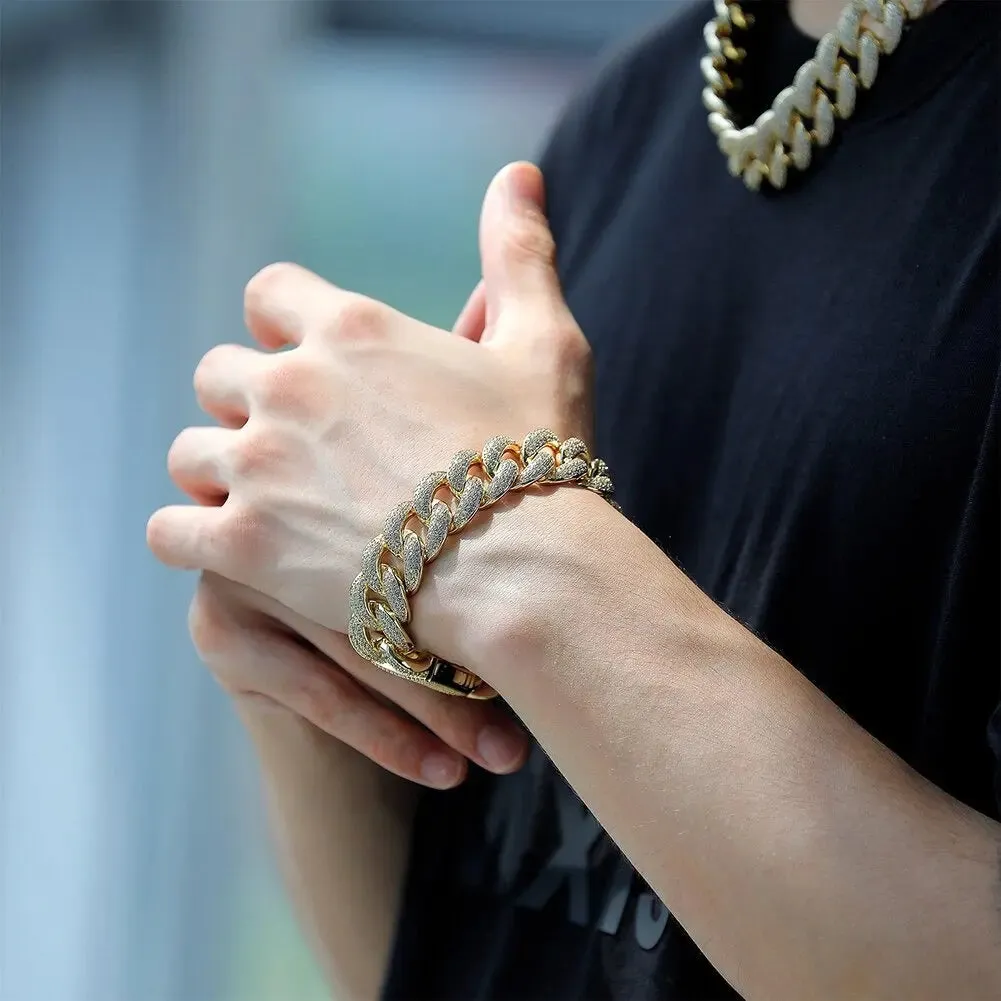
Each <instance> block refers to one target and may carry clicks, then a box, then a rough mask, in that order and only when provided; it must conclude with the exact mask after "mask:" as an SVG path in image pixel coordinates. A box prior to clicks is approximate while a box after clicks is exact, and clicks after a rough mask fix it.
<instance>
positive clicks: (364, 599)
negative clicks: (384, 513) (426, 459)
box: [348, 428, 614, 699]
mask: <svg viewBox="0 0 1001 1001" xmlns="http://www.w3.org/2000/svg"><path fill="white" fill-rule="evenodd" d="M474 470H477V472H474ZM542 483H546V484H564V483H566V484H573V485H576V486H582V487H585V488H587V489H588V490H593V491H594V492H595V493H598V494H600V495H601V496H602V497H604V498H605V499H606V500H608V501H609V502H610V503H612V504H613V505H614V501H612V491H613V486H612V481H611V479H610V478H609V476H608V466H607V465H606V464H605V463H604V462H602V460H601V459H592V458H591V456H590V455H589V454H588V450H587V446H586V445H585V444H584V442H583V441H581V440H580V439H579V438H567V439H566V441H560V439H559V437H558V436H557V435H555V434H554V433H553V432H552V431H550V430H548V429H547V428H539V429H538V430H536V431H533V432H531V434H528V435H526V436H525V438H524V440H523V441H522V442H521V444H519V443H518V442H516V441H513V440H512V439H511V438H506V437H504V436H498V437H496V438H491V439H490V440H489V441H488V442H487V443H486V444H485V445H484V446H483V450H482V451H481V452H476V451H474V450H473V449H464V450H463V451H461V452H457V453H456V454H455V455H454V456H453V457H452V461H451V462H450V463H449V466H448V470H447V471H445V472H440V471H439V472H434V473H429V474H428V475H427V476H425V477H424V478H423V479H422V480H421V481H420V483H419V484H418V485H417V488H416V490H414V495H413V498H412V499H411V500H409V501H404V502H403V503H402V504H398V505H397V506H396V507H395V508H394V509H393V511H392V512H391V513H390V515H389V517H388V518H386V520H385V522H384V523H383V526H382V534H381V535H378V536H376V537H375V538H374V539H373V540H372V541H371V542H370V543H369V544H368V546H366V547H365V552H364V555H363V556H362V569H361V573H360V574H359V575H358V576H357V577H356V578H355V581H354V583H353V584H352V585H351V593H350V618H349V620H348V637H349V639H350V640H351V645H352V646H353V647H354V649H355V650H356V651H357V653H358V654H359V655H360V656H361V657H364V658H365V660H368V661H370V662H371V663H373V664H375V666H376V667H379V668H381V669H382V670H384V671H388V672H389V673H390V674H395V675H396V676H397V677H400V678H406V679H407V680H408V681H412V682H414V683H416V684H418V685H424V686H425V687H426V688H433V689H434V690H435V691H438V692H444V693H446V694H448V695H460V696H464V697H466V698H474V699H489V698H493V697H494V696H495V695H496V694H497V693H496V692H495V691H494V690H493V689H492V688H491V687H490V686H489V685H487V684H485V683H484V682H483V681H482V680H481V679H480V678H478V677H477V676H476V675H475V674H473V673H472V672H470V671H467V670H465V668H462V667H459V666H458V665H456V664H451V663H449V662H448V661H446V660H442V659H441V658H440V657H436V656H435V655H434V654H431V653H428V652H426V651H424V650H417V649H415V647H414V643H413V641H412V640H411V638H410V636H409V634H408V632H407V629H406V626H407V623H408V622H410V602H409V601H408V598H407V596H408V595H411V594H413V593H414V592H415V591H416V590H417V588H418V587H420V583H421V579H422V578H423V576H424V568H425V566H426V565H427V564H428V563H430V562H431V561H432V560H434V559H435V557H437V556H438V554H439V553H440V552H441V550H442V547H443V546H444V544H445V540H446V539H447V538H448V536H449V535H450V534H452V533H453V532H457V531H459V529H460V528H463V527H464V526H466V525H468V524H469V522H470V521H471V520H472V518H473V517H474V515H476V513H477V512H478V511H480V510H482V509H483V508H486V507H490V505H492V504H495V503H496V502H497V501H499V500H500V499H501V498H502V497H504V496H505V495H506V494H508V493H510V492H511V491H513V490H524V489H525V488H526V487H530V486H532V485H533V484H542ZM441 495H444V496H445V497H446V498H447V502H446V501H445V500H442V499H441ZM418 523H419V528H418V530H417V531H413V530H412V529H411V528H410V526H411V525H414V526H415V527H417V525H418Z"/></svg>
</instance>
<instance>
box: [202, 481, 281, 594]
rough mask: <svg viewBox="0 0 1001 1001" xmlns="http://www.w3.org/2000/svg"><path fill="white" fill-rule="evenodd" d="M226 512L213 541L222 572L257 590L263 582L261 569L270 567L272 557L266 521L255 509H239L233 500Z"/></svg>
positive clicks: (226, 506) (224, 509)
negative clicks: (260, 578) (260, 579)
mask: <svg viewBox="0 0 1001 1001" xmlns="http://www.w3.org/2000/svg"><path fill="white" fill-rule="evenodd" d="M223 511H224V512H225V514H224V516H223V517H222V518H221V519H220V521H219V524H218V525H217V527H216V529H215V531H216V537H215V539H214V540H213V548H214V549H215V551H216V552H217V553H218V561H219V565H220V570H221V572H222V573H224V575H225V576H226V577H228V578H230V579H231V580H235V581H239V582H241V583H243V584H247V585H249V586H251V587H253V586H255V585H256V584H259V583H260V581H259V580H258V578H259V576H260V574H259V570H260V568H261V567H266V566H267V565H268V564H269V561H270V556H271V554H270V553H269V551H268V547H267V532H266V530H265V525H264V518H263V517H262V516H261V515H260V514H258V513H257V512H256V511H255V510H253V509H251V508H249V507H246V506H242V507H237V506H236V505H234V504H232V502H231V501H230V502H227V504H226V505H225V506H224V507H223Z"/></svg>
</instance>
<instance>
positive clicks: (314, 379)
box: [148, 164, 591, 656]
mask: <svg viewBox="0 0 1001 1001" xmlns="http://www.w3.org/2000/svg"><path fill="white" fill-rule="evenodd" d="M540 202H541V178H540V175H539V174H538V171H537V170H536V169H535V168H533V167H531V166H530V165H522V164H519V165H514V166H513V167H511V168H509V169H508V170H506V171H504V172H502V173H501V174H500V175H499V176H498V178H497V179H496V180H495V182H494V184H493V185H492V186H491V188H490V190H489V191H488V193H487V197H486V200H485V204H484V210H483V237H482V256H483V270H484V279H485V293H484V299H485V301H484V323H485V327H484V331H483V335H482V337H481V338H480V342H479V343H476V342H474V341H473V340H471V339H468V338H467V337H456V336H453V335H451V334H448V333H446V332H444V331H441V330H437V329H435V328H433V327H429V326H427V325H425V324H422V323H420V322H418V321H416V320H413V319H411V318H409V317H406V316H404V315H402V314H400V313H398V312H396V311H395V310H392V309H390V308H389V307H387V306H384V305H382V304H381V303H378V302H375V301H373V300H371V299H366V298H364V297H363V296H359V295H356V294H354V293H350V292H345V291H343V290H341V289H338V288H336V287H334V286H333V285H330V284H329V283H327V282H325V281H323V280H322V279H320V278H319V277H317V276H316V275H313V274H311V273H310V272H308V271H305V270H304V269H302V268H298V267H296V266H294V265H287V264H282V265H274V266H272V267H270V268H267V269H265V270H264V271H263V272H261V273H260V274H259V275H257V276H256V277H255V278H254V279H253V280H252V281H251V282H250V284H249V285H248V287H247V293H246V319H247V325H248V327H249V328H250V330H251V332H252V333H253V335H254V336H255V338H256V339H257V341H258V342H259V343H260V344H261V345H262V346H263V347H264V348H267V349H275V348H280V347H288V348H291V350H286V351H282V352H281V353H277V354H267V353H265V352H263V351H256V350H252V349H250V348H245V347H239V346H236V345H226V346H222V347H219V348H215V349H213V350H212V351H210V352H209V353H208V354H207V355H206V356H205V358H204V359H203V360H202V362H201V364H200V365H199V367H198V370H197V372H196V376H195V385H196V390H197V394H198V397H199V400H200V402H201V404H202V406H203V408H204V409H205V410H207V411H208V412H209V413H211V414H213V415H215V416H217V417H218V418H219V419H220V420H221V421H223V422H225V423H227V424H228V425H229V426H228V427H211V428H188V429H186V430H185V431H182V432H181V434H180V435H179V436H178V438H177V439H176V441H175V442H174V445H173V446H172V448H171V450H170V455H169V459H168V465H169V468H170V471H171V475H172V476H173V478H174V479H175V481H176V482H177V483H178V484H179V485H181V486H182V488H183V489H185V490H186V491H188V492H189V493H190V494H191V495H192V497H193V498H195V499H196V500H200V501H204V500H205V499H206V498H210V497H212V496H216V497H225V502H224V503H222V504H221V505H219V506H205V505H204V503H203V504H202V505H200V506H199V505H195V506H176V507H169V508H164V509H161V510H160V511H158V512H156V513H155V514H154V515H153V517H152V518H151V519H150V522H149V526H148V539H149V544H150V546H151V548H152V549H153V551H154V552H155V553H156V555H157V556H159V557H160V558H161V559H162V560H163V561H164V562H165V563H168V564H169V565H172V566H177V567H184V568H189V569H204V570H209V571H212V572H214V573H216V574H219V575H220V576H223V577H227V578H229V579H230V580H234V581H237V582H239V583H242V584H245V585H247V586H248V587H251V588H253V589H254V590H257V591H261V592H262V593H265V594H268V595H270V596H271V597H273V598H275V599H276V600H278V601H280V602H281V603H282V604H283V605H286V606H287V607H289V608H291V609H293V610H294V611H296V612H298V613H299V614H300V615H303V616H304V617H306V618H308V619H311V620H313V621H315V622H318V623H320V624H322V625H324V626H327V627H328V628H331V629H336V630H341V631H343V630H344V629H345V627H346V625H347V594H348V589H349V586H350V584H351V581H352V580H353V579H354V577H355V575H356V574H357V573H358V569H359V565H360V558H361V553H362V551H363V549H364V547H365V545H366V543H367V542H368V541H369V540H370V539H371V538H372V537H373V536H374V535H375V534H377V532H378V531H379V529H380V527H381V524H382V521H383V519H384V518H385V516H386V515H387V514H388V513H389V511H390V510H391V509H392V507H393V506H394V505H395V504H397V503H399V502H400V501H401V500H405V499H406V498H408V497H409V496H411V494H412V492H413V488H414V486H415V485H416V484H417V482H418V481H419V480H420V479H421V477H422V476H424V475H425V474H427V473H428V472H430V471H432V470H434V469H439V468H442V466H443V465H444V464H447V461H448V460H449V458H450V457H451V455H452V454H453V453H454V452H455V451H457V450H458V449H460V448H468V447H472V448H478V447H479V446H481V445H482V444H483V442H484V441H486V440H487V439H488V438H490V437H492V436H493V435H496V434H507V435H509V436H511V437H514V438H520V437H522V436H523V435H524V434H526V433H527V432H528V431H530V430H532V429H533V428H536V427H551V428H552V429H553V430H554V431H555V432H556V433H557V434H559V435H561V436H568V435H570V434H571V433H573V434H578V435H583V436H584V437H585V438H586V437H589V431H590V423H591V421H590V409H589V408H590V381H591V371H590V356H589V351H588V347H587V343H586V341H585V340H584V337H583V335H582V334H581V332H580V330H579V328H578V327H577V325H576V323H575V322H574V320H573V317H572V316H571V315H570V313H569V311H568V310H567V307H566V305H565V304H564V302H563V299H562V295H561V292H560V288H559V284H558V282H557V279H556V275H555V270H554V268H553V252H554V251H553V243H552V237H551V236H550V234H549V230H548V228H547V226H546V223H545V218H544V216H543V215H542V210H541V207H540ZM244 415H246V421H245V423H243V424H242V426H240V427H236V426H234V425H236V424H237V422H238V421H239V420H240V419H241V418H242V417H243V416H244ZM441 652H442V653H443V654H445V655H446V656H447V651H441Z"/></svg>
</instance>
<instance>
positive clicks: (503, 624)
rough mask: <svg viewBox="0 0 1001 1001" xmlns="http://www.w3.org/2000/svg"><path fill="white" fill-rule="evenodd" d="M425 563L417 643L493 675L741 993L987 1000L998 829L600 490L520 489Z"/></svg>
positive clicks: (998, 934)
mask: <svg viewBox="0 0 1001 1001" xmlns="http://www.w3.org/2000/svg"><path fill="white" fill-rule="evenodd" d="M526 546H531V547H534V550H535V552H534V557H533V558H531V559H528V558H526V555H525V553H526V548H525V547H526ZM459 548H460V549H461V547H459ZM443 560H444V563H443V568H442V570H443V572H442V573H441V574H439V575H438V579H437V580H435V575H434V574H432V575H431V581H432V583H431V587H430V588H429V590H430V591H431V595H430V597H429V598H428V599H427V600H426V605H425V606H424V607H425V608H426V609H427V611H428V623H429V626H430V628H431V629H432V630H434V629H438V630H439V634H438V636H437V637H432V638H431V639H432V641H434V640H437V641H438V642H440V643H448V642H452V643H453V648H452V649H453V651H454V652H455V653H456V655H461V656H463V657H464V658H465V660H466V662H467V666H469V667H470V668H471V669H473V670H476V671H477V672H478V673H481V674H482V675H483V676H484V677H485V678H486V679H487V680H488V681H489V682H490V683H492V684H494V685H495V686H496V687H497V688H498V689H499V690H500V692H501V694H502V695H503V696H504V697H505V699H506V700H507V701H508V702H509V703H510V704H511V705H512V707H513V708H514V709H515V710H516V711H517V713H518V714H519V716H520V717H521V718H522V720H523V721H524V722H525V723H526V724H527V726H528V727H529V729H530V730H531V731H532V733H533V734H534V736H535V737H536V738H537V739H538V740H539V742H540V743H541V744H542V745H543V747H544V748H545V750H546V751H547V752H548V753H549V755H550V756H551V757H552V759H553V760H554V762H555V764H556V765H557V766H558V767H559V769H560V770H561V771H562V772H563V773H564V775H565V776H566V777H567V779H568V780H569V781H570V783H571V785H572V786H573V787H574V789H575V790H576V791H577V792H578V793H579V794H580V796H581V797H582V798H583V800H584V801H585V802H586V803H587V805H588V806H589V807H590V808H591V810H592V811H593V812H594V813H595V815H596V816H597V818H598V819H599V820H600V821H601V823H602V824H603V826H604V827H605V828H606V829H607V830H608V831H609V833H610V834H611V835H612V837H613V838H614V839H615V840H616V842H617V843H618V844H619V846H620V847H621V848H622V849H623V851H624V852H625V853H626V855H627V856H628V857H629V859H630V860H631V861H632V863H633V864H634V865H635V866H636V868H637V869H638V870H639V872H640V873H641V875H642V876H643V877H644V878H645V879H646V880H647V881H648V882H649V884H650V885H651V887H652V888H653V889H654V890H655V891H656V892H657V893H658V895H659V896H660V897H661V899H662V900H663V901H664V903H665V904H666V905H667V906H668V907H669V908H670V909H671V910H672V912H673V913H674V914H675V916H676V917H677V918H678V920H679V921H680V922H681V923H682V924H683V925H684V926H685V927H686V929H687V930H688V931H689V933H690V934H691V935H692V936H693V938H694V939H695V941H696V943H697V944H698V945H699V946H700V947H701V948H702V949H703V950H704V951H705V952H706V954H707V955H708V956H709V958H710V960H711V961H712V962H713V963H714V964H715V965H716V966H717V968H718V969H719V970H720V971H721V972H722V973H723V974H724V976H726V977H727V978H728V979H729V980H730V981H731V982H732V983H733V984H734V985H735V986H736V987H737V988H738V989H739V990H740V991H741V992H742V993H744V994H745V996H747V997H748V998H750V999H755V998H761V999H767V1001H776V999H781V998H795V999H802V998H809V997H816V998H846V997H853V998H860V997H865V998H888V999H891V998H892V999H897V998H902V997H907V998H909V999H916V998H935V999H938V998H943V997H962V998H964V999H973V998H985V999H986V998H994V997H999V996H1001V910H999V907H1001V884H999V878H998V857H999V850H1001V827H999V825H997V824H996V823H994V822H993V821H991V820H989V819H987V818H985V817H983V816H981V815H979V814H977V813H975V812H973V811H971V810H969V809H967V808H965V807H964V806H962V805H961V804H959V803H958V802H956V801H955V800H953V799H951V798H950V797H948V796H946V795H945V794H944V793H942V792H941V791H940V790H938V789H936V788H935V787H934V786H932V785H931V784H930V783H928V782H926V781H925V780H923V779H922V778H921V777H919V776H918V775H917V774H915V773H914V772H913V771H912V770H910V769H909V768H908V767H907V766H906V765H905V764H904V763H903V762H902V761H901V760H900V759H899V758H897V757H896V756H895V755H893V754H892V753H890V752H889V751H888V750H887V749H886V748H885V747H883V746H882V745H881V744H879V743H878V742H877V741H876V740H874V739H873V738H872V737H871V736H869V735H868V734H867V733H865V732H864V731H863V730H862V729H861V728H860V727H858V726H857V725H856V724H855V723H854V722H852V721H851V720H850V719H849V718H848V717H847V716H845V715H844V714H843V713H842V712H841V711H840V710H839V709H838V708H837V707H836V706H834V705H833V704H832V703H831V702H830V701H829V700H827V699H826V698H825V697H824V696H823V695H822V694H821V693H820V692H819V691H818V690H817V689H816V688H815V687H814V686H812V685H811V684H810V683H809V682H807V681H806V679H805V678H804V677H803V676H802V675H801V674H799V673H798V672H797V671H796V670H795V669H794V668H793V667H792V666H790V665H789V664H788V663H787V662H785V661H784V660H783V659H782V658H781V657H779V656H778V655H777V654H775V653H774V652H772V651H770V650H769V649H768V648H767V647H766V646H765V645H764V644H762V643H761V642H759V641H758V640H757V639H755V637H753V636H752V635H751V634H750V633H749V632H748V631H747V630H746V629H744V628H743V627H742V626H741V625H740V624H739V623H737V622H736V621H734V620H733V619H732V618H730V617H729V616H728V615H726V614H725V613H724V612H723V611H722V610H720V609H719V608H718V607H717V606H715V605H714V604H713V603H712V602H711V601H710V600H709V599H708V598H706V597H705V596H704V595H703V594H702V593H701V592H700V591H699V590H698V589H697V588H696V587H695V586H694V585H693V584H691V582H690V581H688V580H687V578H685V577H684V575H683V574H681V572H680V571H678V570H677V568H676V567H674V566H673V564H671V563H670V561H669V560H668V559H667V558H666V557H665V556H664V555H663V554H662V553H661V552H660V551H659V550H658V549H657V547H656V546H655V545H654V544H653V543H652V542H651V541H650V540H648V539H646V538H645V537H644V536H643V535H642V533H640V532H639V531H638V530H637V529H636V528H635V527H633V526H632V525H630V524H628V522H626V521H625V519H623V518H621V516H619V515H617V514H615V513H614V512H612V511H611V510H610V509H609V508H607V507H606V506H605V505H604V502H603V501H601V500H600V499H598V498H597V497H595V496H593V495H587V494H585V493H583V492H581V491H576V490H571V489H562V490H556V491H551V492H550V493H549V495H547V496H526V497H524V498H523V500H522V502H521V503H519V504H518V505H517V506H516V507H515V508H514V509H512V510H510V511H501V512H499V513H498V515H497V517H495V518H493V519H492V520H491V524H490V525H486V526H484V528H483V529H477V530H475V532H474V533H473V538H471V539H470V543H469V545H468V546H467V547H466V551H465V552H463V553H461V556H457V555H456V553H455V552H452V553H447V554H445V555H444V556H443ZM522 565H524V566H528V567H530V568H532V569H529V570H527V571H522V570H519V567H520V566H522ZM538 568H545V572H544V574H543V573H541V572H540V570H539V569H538ZM471 574H479V575H480V579H483V575H487V576H488V578H489V579H491V580H493V581H494V582H495V583H494V584H493V585H492V586H493V590H492V591H490V590H489V589H484V587H483V586H477V587H476V588H473V587H471V586H469V581H470V576H469V575H471ZM477 595H479V596H485V597H484V598H483V599H482V600H484V601H485V602H487V603H491V604H494V605H495V606H498V607H504V608H505V614H504V616H503V617H499V616H497V615H496V614H495V615H493V616H491V615H490V614H489V609H488V608H487V607H486V606H484V607H480V608H475V607H472V606H471V605H470V596H477ZM456 609H460V610H461V615H460V614H457V613H456V611H455V610H456ZM421 610H423V609H418V611H421ZM450 615H451V616H452V618H451V619H449V616H450ZM436 616H437V618H436ZM417 621H419V619H418V620H417ZM442 630H444V631H442ZM449 637H451V640H449Z"/></svg>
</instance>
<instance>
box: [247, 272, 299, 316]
mask: <svg viewBox="0 0 1001 1001" xmlns="http://www.w3.org/2000/svg"><path fill="white" fill-rule="evenodd" d="M301 270H302V269H301V268H300V267H299V265H298V264H292V263H290V262H289V261H276V262H275V263H274V264H268V265H266V266H265V267H263V268H261V270H260V271H258V272H257V274H255V275H254V276H253V278H251V279H250V281H249V282H247V284H246V286H245V288H244V290H243V306H244V309H245V310H246V311H247V312H248V313H255V312H257V311H258V310H259V309H261V308H262V307H263V306H264V305H265V304H267V303H268V302H269V301H270V299H271V298H272V296H273V295H274V293H275V290H276V289H277V288H280V287H281V286H282V285H284V284H285V283H286V282H287V281H288V280H289V279H290V278H291V277H293V276H295V275H296V274H298V273H299V272H300V271H301Z"/></svg>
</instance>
